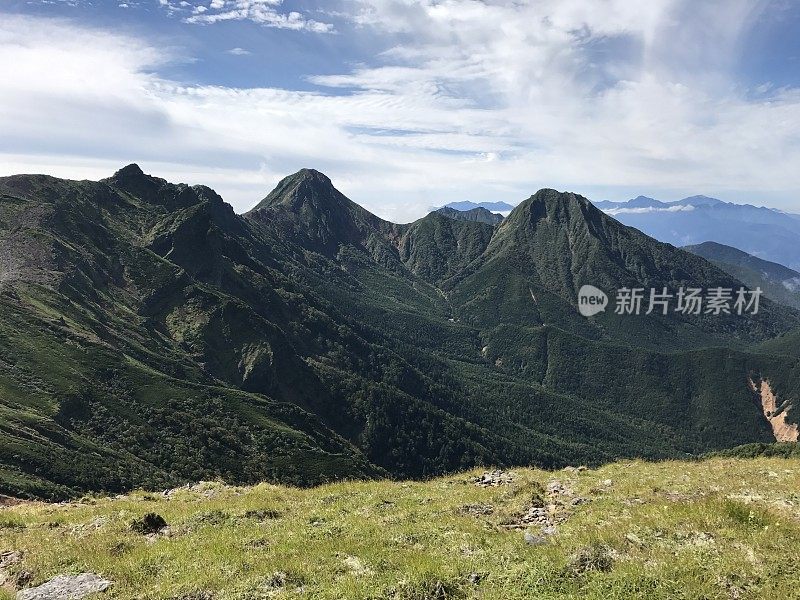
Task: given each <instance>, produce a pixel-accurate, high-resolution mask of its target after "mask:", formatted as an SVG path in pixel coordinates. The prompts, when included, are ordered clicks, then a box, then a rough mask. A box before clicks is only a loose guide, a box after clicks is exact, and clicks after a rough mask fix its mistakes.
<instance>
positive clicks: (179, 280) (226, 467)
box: [0, 165, 800, 496]
mask: <svg viewBox="0 0 800 600" xmlns="http://www.w3.org/2000/svg"><path fill="white" fill-rule="evenodd" d="M0 194H2V196H0V241H1V242H2V244H0V302H2V303H3V308H4V310H3V313H2V316H0V393H1V394H2V396H0V410H2V413H0V428H3V430H4V431H7V432H8V433H9V437H8V438H7V442H6V443H7V444H9V445H8V447H7V451H4V452H3V453H2V454H0V469H2V473H0V486H2V489H0V493H2V492H3V491H5V492H7V493H8V492H11V493H15V494H26V493H27V494H35V495H51V496H59V495H70V494H73V493H77V492H79V491H81V490H87V489H124V488H127V487H131V486H140V485H144V486H148V487H154V486H160V485H164V484H166V483H173V482H178V481H189V480H197V479H200V478H206V479H207V478H213V477H223V478H226V479H228V480H230V481H232V482H252V481H255V480H258V479H264V478H266V479H270V480H275V481H287V482H291V483H301V484H306V483H315V482H319V481H323V480H326V479H334V478H342V477H346V478H360V477H370V476H375V475H381V474H390V475H393V476H403V477H420V476H427V475H431V474H437V473H442V472H446V471H452V470H457V469H462V468H466V467H470V466H473V465H475V464H490V463H491V464H498V465H506V464H536V465H540V466H547V467H556V466H563V465H565V464H575V463H579V462H586V463H592V464H597V463H600V462H604V461H607V460H612V459H614V458H617V457H620V456H639V457H648V458H657V457H668V456H682V455H685V454H696V453H701V452H706V451H709V450H716V449H721V448H725V447H730V446H734V445H738V444H745V443H753V442H769V441H773V440H774V439H775V438H774V435H773V433H772V430H771V428H770V423H769V421H768V420H767V419H766V418H765V416H764V413H763V410H762V407H761V405H760V403H759V399H758V398H757V397H756V393H755V392H753V391H752V388H751V386H750V385H749V380H751V379H752V380H753V381H755V382H758V381H759V380H762V379H763V380H768V381H770V383H771V384H772V387H773V388H774V389H775V390H776V393H777V394H779V396H780V398H781V400H782V401H785V405H786V408H785V412H786V414H787V418H788V419H789V421H790V422H796V421H797V412H798V411H795V410H794V409H793V408H792V407H793V406H794V403H795V400H796V398H798V392H800V384H799V383H798V382H800V369H798V367H797V358H795V357H792V356H790V355H788V356H787V355H783V356H779V355H775V356H772V355H766V354H758V353H754V352H751V351H750V350H749V348H750V347H751V346H752V344H753V343H756V342H760V341H763V340H766V339H769V338H771V337H772V336H774V335H775V334H777V333H780V332H783V331H788V330H790V329H792V328H794V327H797V326H798V324H799V322H798V319H797V316H796V314H795V313H794V312H793V311H790V310H788V309H784V308H782V307H779V306H775V305H773V304H771V303H769V302H765V304H764V306H763V310H762V312H761V313H760V314H759V315H758V316H757V317H754V318H747V319H733V318H729V319H726V318H720V319H716V320H714V319H711V318H694V319H693V318H677V317H675V316H669V317H663V318H662V317H653V318H650V317H641V318H640V319H636V318H632V317H625V318H623V317H615V316H614V315H610V314H605V315H600V316H598V317H595V318H592V319H588V320H587V319H584V318H583V317H581V316H580V315H578V313H577V311H576V309H575V304H574V300H575V294H576V290H577V287H578V286H579V285H581V284H582V283H583V282H591V283H594V284H596V285H598V286H599V287H601V288H602V287H604V286H605V287H606V289H609V291H610V289H611V286H618V285H622V284H627V285H634V284H636V285H642V286H648V287H649V286H651V285H662V284H663V285H675V284H682V283H692V284H694V283H696V284H698V285H699V284H703V285H704V286H708V285H731V286H738V285H741V284H740V283H739V282H738V281H735V280H733V279H732V278H731V277H730V276H728V275H727V274H725V273H723V272H722V271H720V270H718V269H717V268H715V267H714V266H713V265H711V264H710V263H708V262H706V261H705V260H703V259H701V258H698V257H695V256H693V255H691V254H689V253H686V252H683V251H680V250H677V249H675V248H673V247H671V246H668V245H665V244H659V243H658V242H655V241H654V240H652V239H650V238H647V237H646V236H644V235H643V234H640V233H638V232H636V231H635V230H632V229H629V228H626V227H624V226H622V225H620V224H619V223H617V222H616V221H614V220H613V219H610V218H608V217H605V216H604V215H602V213H599V211H596V210H595V209H593V207H591V206H590V205H589V204H588V203H587V202H586V201H585V200H583V199H581V198H579V197H576V196H573V195H567V194H558V193H557V192H554V191H552V190H544V191H542V192H540V193H538V194H537V195H536V196H534V197H533V198H532V199H531V200H529V201H527V202H525V203H523V204H522V205H520V206H519V207H518V208H517V209H516V210H515V211H514V212H513V213H512V215H511V216H510V217H509V218H508V219H507V220H505V221H504V222H503V224H502V225H500V226H499V227H497V228H495V227H492V226H491V225H489V224H485V223H480V222H473V221H463V220H454V219H449V218H447V217H446V216H444V215H442V214H439V213H432V214H431V215H428V216H427V217H425V218H423V219H421V220H419V221H417V222H415V223H412V224H409V225H396V224H392V223H388V222H386V221H383V220H381V219H379V218H378V217H376V216H374V215H371V214H370V213H368V212H367V211H366V210H364V209H363V208H361V207H359V206H358V205H356V204H355V203H353V202H351V201H350V200H349V199H347V198H346V197H345V196H343V195H342V194H341V193H340V192H338V191H337V190H336V189H335V188H334V187H333V185H332V183H331V182H330V180H329V179H328V178H327V177H325V176H324V175H322V174H321V173H318V172H316V171H312V170H303V171H301V172H299V173H297V174H295V175H292V176H290V177H288V178H286V179H284V180H283V181H282V182H281V183H280V184H279V186H278V187H277V188H276V189H275V190H274V191H273V192H272V193H270V194H269V195H268V196H267V198H266V199H265V200H264V201H262V202H261V203H260V204H259V205H258V206H256V207H255V208H254V209H253V210H252V211H250V212H249V213H247V214H246V215H236V214H235V213H234V212H233V211H232V210H231V208H230V207H229V206H228V205H226V204H225V203H224V202H223V201H222V199H221V198H220V197H219V196H218V195H217V194H216V193H214V192H213V190H210V189H209V188H205V187H202V186H194V187H189V186H186V185H182V184H181V185H174V184H170V183H167V182H166V181H164V180H161V179H158V178H154V177H150V176H148V175H145V174H144V173H142V171H141V170H140V169H139V168H138V167H136V166H135V165H131V166H129V167H126V168H124V169H122V170H121V171H119V172H118V173H116V174H115V175H114V176H113V177H111V178H109V179H106V180H103V181H101V182H73V181H66V180H58V179H53V178H48V177H42V176H16V177H11V178H5V179H0ZM54 457H55V459H54Z"/></svg>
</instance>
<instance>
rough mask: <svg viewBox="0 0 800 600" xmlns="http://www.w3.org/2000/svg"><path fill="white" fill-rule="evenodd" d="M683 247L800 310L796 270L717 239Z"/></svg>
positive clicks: (750, 285)
mask: <svg viewBox="0 0 800 600" xmlns="http://www.w3.org/2000/svg"><path fill="white" fill-rule="evenodd" d="M684 250H686V251H687V252H691V253H692V254H697V255H698V256H702V257H703V258H705V259H706V260H709V261H711V262H712V263H714V264H715V265H716V266H718V267H719V268H720V269H722V270H723V271H725V272H726V273H728V274H730V275H731V276H733V277H735V278H736V279H738V280H740V281H743V282H744V283H746V284H747V285H748V286H749V287H750V288H757V287H760V288H761V289H762V290H763V291H764V295H765V296H766V297H767V298H770V299H771V300H773V301H775V302H778V303H780V304H784V305H786V306H791V307H792V308H796V309H800V273H798V272H797V271H794V270H792V269H790V268H788V267H784V266H783V265H779V264H778V263H774V262H770V261H768V260H762V259H760V258H758V257H755V256H752V255H750V254H747V253H746V252H742V251H741V250H737V249H736V248H733V247H731V246H725V245H724V244H718V243H716V242H704V243H702V244H698V245H696V246H686V247H685V248H684Z"/></svg>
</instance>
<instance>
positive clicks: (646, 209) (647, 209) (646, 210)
mask: <svg viewBox="0 0 800 600" xmlns="http://www.w3.org/2000/svg"><path fill="white" fill-rule="evenodd" d="M693 210H695V207H694V206H692V205H691V204H686V205H680V206H666V207H659V206H643V207H640V208H604V209H603V212H605V213H608V214H609V215H612V216H616V215H623V214H632V215H644V214H650V213H673V212H692V211H693Z"/></svg>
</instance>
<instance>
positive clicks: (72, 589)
mask: <svg viewBox="0 0 800 600" xmlns="http://www.w3.org/2000/svg"><path fill="white" fill-rule="evenodd" d="M111 584H112V582H111V581H109V580H108V579H103V578H102V577H100V576H99V575H95V574H94V573H81V574H80V575H58V576H57V577H54V578H53V579H51V580H50V581H48V582H47V583H43V584H42V585H40V586H38V587H35V588H28V589H27V590H21V591H19V592H17V598H16V600H81V598H84V597H86V596H88V595H89V594H94V593H97V592H104V591H106V590H107V589H108V588H109V587H111Z"/></svg>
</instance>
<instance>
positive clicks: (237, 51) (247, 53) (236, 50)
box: [228, 47, 252, 56]
mask: <svg viewBox="0 0 800 600" xmlns="http://www.w3.org/2000/svg"><path fill="white" fill-rule="evenodd" d="M228 54H233V55H234V56H250V55H251V54H252V52H250V51H249V50H245V49H244V48H238V47H237V48H231V49H230V50H228Z"/></svg>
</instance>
